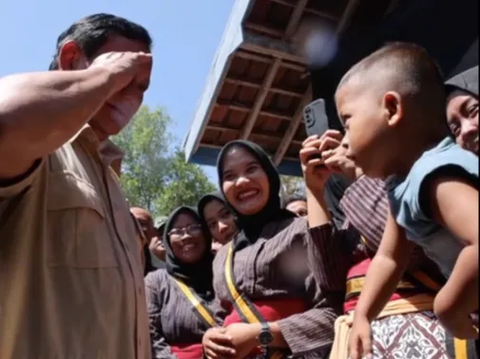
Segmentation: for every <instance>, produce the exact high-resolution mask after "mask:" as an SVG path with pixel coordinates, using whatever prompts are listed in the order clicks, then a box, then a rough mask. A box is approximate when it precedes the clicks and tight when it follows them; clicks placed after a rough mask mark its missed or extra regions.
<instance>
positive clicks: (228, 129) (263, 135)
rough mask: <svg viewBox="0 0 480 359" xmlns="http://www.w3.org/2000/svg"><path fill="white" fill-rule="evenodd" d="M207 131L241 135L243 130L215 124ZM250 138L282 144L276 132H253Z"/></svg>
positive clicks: (299, 142)
mask: <svg viewBox="0 0 480 359" xmlns="http://www.w3.org/2000/svg"><path fill="white" fill-rule="evenodd" d="M207 130H213V131H219V132H234V133H239V132H240V130H241V129H238V128H233V127H225V126H222V125H218V124H215V125H212V124H208V125H207ZM250 136H255V137H257V138H263V139H265V140H267V141H271V140H275V141H278V142H280V141H281V140H282V138H280V137H278V133H276V132H262V133H258V132H252V133H251V134H250ZM291 143H294V144H297V145H301V144H302V141H296V140H292V142H291Z"/></svg>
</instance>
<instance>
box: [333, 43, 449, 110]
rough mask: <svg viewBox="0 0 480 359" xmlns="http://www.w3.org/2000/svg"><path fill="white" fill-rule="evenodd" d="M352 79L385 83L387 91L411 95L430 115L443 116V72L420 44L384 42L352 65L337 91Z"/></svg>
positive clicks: (444, 95) (409, 96)
mask: <svg viewBox="0 0 480 359" xmlns="http://www.w3.org/2000/svg"><path fill="white" fill-rule="evenodd" d="M352 79H360V80H361V81H362V82H363V83H365V85H366V86H375V85H378V86H385V89H386V90H387V91H396V92H398V93H399V94H400V95H401V96H404V97H407V98H411V99H413V100H414V101H415V102H416V103H418V104H419V105H420V110H421V111H423V112H427V113H429V114H430V116H431V115H434V116H439V115H440V114H443V116H442V118H443V117H445V116H446V115H445V106H446V94H445V86H444V79H443V76H442V73H441V71H440V68H439V66H438V65H437V63H436V62H435V61H434V60H433V59H432V58H431V57H430V56H429V54H428V53H427V51H426V50H425V49H424V48H422V47H421V46H418V45H415V44H411V43H401V42H398V43H391V44H387V45H386V46H384V47H382V48H381V49H379V50H377V51H375V52H374V53H373V54H371V55H370V56H368V57H366V58H364V59H363V60H361V61H360V62H359V63H357V64H356V65H354V66H353V67H352V68H351V69H350V70H349V71H348V72H347V73H346V74H345V75H344V77H343V78H342V80H341V81H340V83H339V85H338V88H337V91H338V90H339V89H340V88H341V87H342V86H344V85H345V84H347V83H349V82H350V81H351V80H352ZM366 80H367V81H366ZM432 111H433V113H432Z"/></svg>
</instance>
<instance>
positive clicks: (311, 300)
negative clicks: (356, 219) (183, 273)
mask: <svg viewBox="0 0 480 359" xmlns="http://www.w3.org/2000/svg"><path fill="white" fill-rule="evenodd" d="M217 170H218V176H219V184H220V189H221V191H222V193H223V195H224V196H225V200H226V203H227V206H228V207H229V209H230V210H231V211H232V213H234V215H235V217H236V221H237V223H238V225H239V228H240V229H239V230H240V231H239V233H238V234H237V235H236V236H235V238H234V240H233V241H232V242H231V244H228V245H225V246H224V247H223V248H222V249H221V250H220V251H219V252H218V253H217V256H216V258H215V261H214V266H213V270H214V289H215V294H216V296H217V298H218V299H219V300H220V302H221V303H222V305H223V307H224V309H225V310H227V311H228V312H229V314H228V315H227V316H226V318H225V322H224V329H212V330H209V331H208V332H207V334H206V335H205V336H204V338H203V345H204V350H205V354H206V357H207V358H209V359H212V358H218V357H223V356H224V351H223V350H224V349H226V348H231V347H233V348H234V349H235V352H236V355H235V357H236V358H249V359H251V358H269V359H270V358H285V357H287V356H289V355H291V354H293V356H294V357H296V358H322V359H323V358H326V357H327V355H328V352H329V350H330V345H331V343H332V340H333V324H334V320H335V318H336V311H335V310H334V308H333V305H332V302H331V301H330V299H331V298H326V297H325V296H324V295H323V293H322V292H321V290H320V288H319V286H318V285H317V283H316V281H315V279H314V277H313V275H312V272H311V270H310V269H309V266H308V263H307V262H308V261H307V260H306V258H307V257H309V253H310V250H309V249H310V248H312V247H311V242H312V241H315V240H316V238H319V237H320V236H321V235H322V230H323V229H322V228H320V227H317V228H311V229H309V228H308V224H307V221H306V220H305V219H304V218H299V217H297V216H296V215H295V214H293V213H292V212H290V211H287V210H285V209H282V207H281V203H280V195H279V193H280V176H279V174H278V172H277V169H276V167H275V165H274V164H273V162H272V161H271V160H270V158H269V157H268V155H267V153H266V152H265V151H264V150H263V149H262V148H260V147H259V146H257V145H256V144H254V143H251V142H248V141H233V142H230V143H229V144H227V145H226V146H225V147H224V148H223V149H222V151H221V153H220V156H219V158H218V164H217ZM222 335H223V336H224V337H223V338H222V340H219V339H218V338H219V336H222ZM225 336H226V337H225ZM228 338H230V339H228ZM259 349H260V350H259ZM261 350H263V351H264V352H266V355H264V354H265V353H262V352H261Z"/></svg>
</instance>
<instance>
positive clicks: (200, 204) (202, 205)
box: [197, 191, 227, 223]
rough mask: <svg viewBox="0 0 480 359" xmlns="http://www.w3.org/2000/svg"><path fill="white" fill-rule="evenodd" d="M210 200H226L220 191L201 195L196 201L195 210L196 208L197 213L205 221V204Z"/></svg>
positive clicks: (222, 201)
mask: <svg viewBox="0 0 480 359" xmlns="http://www.w3.org/2000/svg"><path fill="white" fill-rule="evenodd" d="M212 201H218V202H220V203H223V204H225V205H226V204H227V201H225V197H224V196H223V194H222V192H220V191H214V192H211V193H209V194H206V195H205V196H203V197H202V198H201V199H200V201H198V205H197V210H198V215H199V216H200V217H201V218H202V220H203V221H204V222H205V223H206V221H205V214H204V211H205V207H206V206H207V204H209V203H210V202H212Z"/></svg>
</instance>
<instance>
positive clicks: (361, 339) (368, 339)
mask: <svg viewBox="0 0 480 359" xmlns="http://www.w3.org/2000/svg"><path fill="white" fill-rule="evenodd" d="M348 353H349V355H348V358H349V359H363V358H367V359H371V358H373V349H372V328H371V326H370V323H369V322H368V320H367V318H362V317H356V318H355V320H354V322H353V326H352V330H351V332H350V338H349V340H348Z"/></svg>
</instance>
